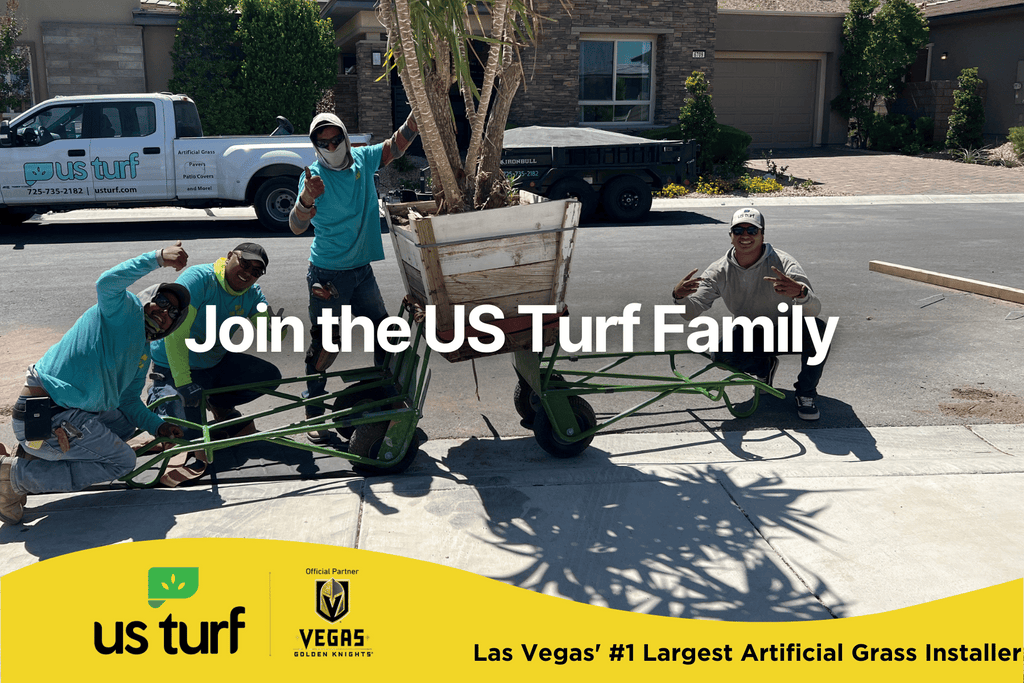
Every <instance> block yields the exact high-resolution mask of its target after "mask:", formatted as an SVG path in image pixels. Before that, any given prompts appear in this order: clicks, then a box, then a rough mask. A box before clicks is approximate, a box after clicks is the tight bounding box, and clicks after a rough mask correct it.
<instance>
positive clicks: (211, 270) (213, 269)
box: [149, 242, 287, 438]
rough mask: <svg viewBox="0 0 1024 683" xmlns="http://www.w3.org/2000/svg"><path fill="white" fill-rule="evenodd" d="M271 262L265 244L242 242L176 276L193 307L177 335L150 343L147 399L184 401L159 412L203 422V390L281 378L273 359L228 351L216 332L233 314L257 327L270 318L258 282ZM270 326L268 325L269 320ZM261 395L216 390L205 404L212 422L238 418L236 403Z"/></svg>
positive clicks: (237, 427)
mask: <svg viewBox="0 0 1024 683" xmlns="http://www.w3.org/2000/svg"><path fill="white" fill-rule="evenodd" d="M268 265H270V258H269V257H268V256H267V252H266V250H265V249H264V248H263V247H261V246H260V245H259V244H255V243H253V242H244V243H242V244H239V245H238V246H237V247H235V248H234V249H232V250H231V251H229V252H228V253H227V256H225V257H224V258H221V259H218V260H217V261H216V262H214V263H207V264H203V265H198V266H192V267H191V268H189V269H187V270H186V271H185V272H183V273H182V274H181V276H180V277H178V284H179V285H182V286H183V287H185V288H186V289H187V290H188V292H189V296H190V297H191V305H189V307H188V311H187V312H186V313H185V322H184V324H182V326H181V327H180V328H179V329H178V330H177V331H176V332H175V333H174V334H171V335H169V336H167V337H166V338H164V339H159V340H157V341H155V342H153V344H152V352H153V373H152V378H153V386H152V387H151V388H150V391H149V402H150V403H153V402H154V401H156V400H157V399H159V398H162V397H164V396H175V395H180V396H181V398H182V400H181V401H169V402H167V403H165V404H163V405H161V406H160V407H159V408H157V410H158V411H166V413H165V414H167V415H170V416H172V417H178V418H182V417H183V418H184V419H186V420H188V421H189V422H193V423H196V424H202V420H201V418H202V415H201V413H200V399H201V398H202V394H203V390H210V389H219V388H223V387H231V386H235V385H239V384H255V383H258V382H270V381H276V380H280V379H281V371H280V370H278V369H277V366H275V365H274V364H273V363H271V362H269V361H266V360H263V359H262V358H258V357H256V356H253V355H249V354H246V353H239V352H232V351H228V350H227V349H225V348H224V346H223V345H222V344H221V342H220V338H219V334H218V332H217V331H219V330H220V327H221V324H222V323H223V322H225V321H226V320H227V319H228V318H231V317H240V318H247V319H249V320H250V322H252V323H253V325H254V327H255V326H256V324H257V321H256V318H259V317H269V316H270V309H269V306H268V304H267V300H266V298H265V297H264V296H263V291H262V290H261V289H260V286H259V285H258V284H257V283H256V281H257V280H259V279H260V278H261V277H262V276H263V275H264V274H265V273H266V272H267V266H268ZM261 309H262V310H261ZM208 311H209V312H210V313H208ZM209 314H212V315H213V316H214V318H213V320H214V322H213V323H212V325H211V324H210V323H209V322H208V321H207V315H209ZM278 314H279V315H280V311H279V312H278ZM208 326H209V327H210V328H211V329H213V330H215V332H214V334H216V335H217V338H216V339H212V340H208V339H207V329H208ZM266 329H268V330H269V329H270V326H269V324H268V325H267V326H266ZM286 329H287V328H286ZM187 339H193V340H194V341H195V342H196V343H197V344H198V345H199V346H200V347H204V346H206V345H209V346H210V348H209V349H208V350H206V351H201V352H197V351H192V350H190V349H189V348H188V347H187V346H186V344H185V342H186V340H187ZM276 388H277V384H273V385H267V386H265V387H264V389H265V390H266V391H273V390H274V389H276ZM261 395H263V392H260V391H254V390H242V391H229V392H221V393H214V394H210V395H209V397H208V399H207V404H206V407H207V408H209V410H210V412H211V413H213V418H214V420H227V419H234V418H237V417H241V413H239V412H238V411H237V410H236V409H235V408H236V406H239V405H242V404H244V403H248V402H250V401H253V400H255V399H256V398H258V397H259V396H261ZM247 426H248V424H247V423H246V424H236V425H235V427H234V428H233V429H232V430H231V432H232V434H236V433H238V432H239V431H240V430H241V429H242V428H245V427H247ZM187 435H188V436H189V438H194V437H195V436H197V435H198V432H196V431H195V430H188V432H187Z"/></svg>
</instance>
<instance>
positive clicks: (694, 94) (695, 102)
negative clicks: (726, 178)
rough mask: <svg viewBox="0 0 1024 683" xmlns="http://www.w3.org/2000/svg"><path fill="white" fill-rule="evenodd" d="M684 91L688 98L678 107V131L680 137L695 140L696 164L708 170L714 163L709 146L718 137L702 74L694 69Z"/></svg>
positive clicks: (705, 81)
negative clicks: (696, 150) (697, 146)
mask: <svg viewBox="0 0 1024 683" xmlns="http://www.w3.org/2000/svg"><path fill="white" fill-rule="evenodd" d="M686 91H687V92H688V93H689V94H690V99H688V100H687V101H686V104H684V105H683V106H682V107H681V108H680V109H679V131H680V133H681V134H682V136H683V138H682V139H684V140H696V141H697V143H698V144H700V155H699V157H698V159H697V165H698V166H699V167H700V168H701V170H705V171H710V170H711V168H712V167H713V165H714V161H713V160H712V153H711V148H712V146H713V145H714V143H715V140H716V139H717V138H718V122H717V121H716V119H715V108H714V106H712V104H711V95H709V94H708V82H707V79H705V78H704V74H703V73H701V72H700V71H694V72H693V73H692V74H691V75H690V77H689V78H687V79H686Z"/></svg>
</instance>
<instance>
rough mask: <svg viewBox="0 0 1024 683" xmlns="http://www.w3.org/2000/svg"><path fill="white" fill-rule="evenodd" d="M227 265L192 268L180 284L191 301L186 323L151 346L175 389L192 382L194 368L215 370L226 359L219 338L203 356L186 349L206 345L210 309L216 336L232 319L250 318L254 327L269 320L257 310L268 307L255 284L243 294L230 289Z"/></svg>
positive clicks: (157, 362) (204, 265) (154, 357)
mask: <svg viewBox="0 0 1024 683" xmlns="http://www.w3.org/2000/svg"><path fill="white" fill-rule="evenodd" d="M225 261H226V259H223V258H222V259H220V260H218V261H217V262H216V263H208V264H203V265H199V266H192V267H191V268H187V269H185V271H184V272H182V274H181V275H180V276H179V277H178V284H180V285H183V286H184V287H185V288H187V289H188V292H189V296H190V297H191V303H190V304H189V307H188V312H187V314H186V315H185V322H184V323H182V325H181V327H179V328H178V329H177V330H175V331H174V332H173V333H171V334H170V335H169V336H167V337H166V338H164V339H158V340H157V341H155V342H153V343H152V344H151V345H150V351H151V353H152V356H153V362H154V363H156V364H157V365H159V366H162V367H165V368H169V369H170V371H171V376H172V378H173V379H174V384H175V386H179V387H182V386H185V385H186V384H188V383H190V382H191V381H192V368H197V369H206V368H212V367H214V366H215V365H217V363H220V362H221V361H222V360H223V359H224V356H225V355H227V349H225V348H224V346H223V345H222V344H221V343H220V340H219V338H218V339H217V340H216V343H214V345H213V348H211V349H210V350H209V351H205V352H202V353H197V352H195V351H191V350H189V349H188V348H187V347H186V345H185V340H187V339H195V340H196V342H198V343H199V344H205V343H206V341H207V339H206V331H207V320H206V315H207V313H206V310H207V309H208V308H210V307H212V309H213V313H214V325H213V329H214V334H215V335H216V334H217V331H218V330H220V326H221V325H222V324H223V323H224V321H226V320H227V319H228V318H230V317H235V316H237V317H241V318H248V319H250V321H251V322H253V323H254V324H255V321H256V317H257V316H267V317H269V313H268V312H267V311H264V312H262V313H260V312H258V309H257V306H259V305H260V304H261V303H262V304H266V303H267V299H266V297H264V296H263V291H262V290H261V289H260V286H259V285H257V284H253V285H251V286H249V287H248V288H247V289H246V290H245V291H242V292H236V291H234V290H232V289H231V287H230V286H229V285H228V283H227V280H226V278H225V274H224V269H225V265H226V264H225Z"/></svg>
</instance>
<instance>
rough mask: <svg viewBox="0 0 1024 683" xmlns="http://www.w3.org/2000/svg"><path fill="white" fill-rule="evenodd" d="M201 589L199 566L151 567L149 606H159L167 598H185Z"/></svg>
mask: <svg viewBox="0 0 1024 683" xmlns="http://www.w3.org/2000/svg"><path fill="white" fill-rule="evenodd" d="M197 590H199V567H151V568H150V570H149V593H148V595H149V606H150V607H154V608H155V607H159V606H160V605H162V604H164V602H165V601H166V600H185V599H186V598H191V597H192V596H193V595H195V594H196V591H197Z"/></svg>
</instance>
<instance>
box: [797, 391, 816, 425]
mask: <svg viewBox="0 0 1024 683" xmlns="http://www.w3.org/2000/svg"><path fill="white" fill-rule="evenodd" d="M796 414H797V415H799V416H800V419H801V420H817V419H818V417H819V416H818V406H816V405H814V397H813V396H797V397H796Z"/></svg>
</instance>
